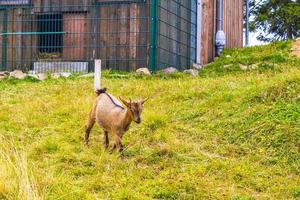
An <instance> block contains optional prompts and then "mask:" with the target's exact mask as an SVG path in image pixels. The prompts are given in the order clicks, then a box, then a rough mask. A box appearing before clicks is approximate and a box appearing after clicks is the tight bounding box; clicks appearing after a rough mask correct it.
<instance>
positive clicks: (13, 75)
mask: <svg viewBox="0 0 300 200" xmlns="http://www.w3.org/2000/svg"><path fill="white" fill-rule="evenodd" d="M26 76H27V74H26V73H23V72H22V71H21V70H14V71H12V72H10V74H9V77H11V78H16V79H24V78H25V77H26Z"/></svg>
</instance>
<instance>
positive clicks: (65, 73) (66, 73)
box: [60, 72, 72, 78]
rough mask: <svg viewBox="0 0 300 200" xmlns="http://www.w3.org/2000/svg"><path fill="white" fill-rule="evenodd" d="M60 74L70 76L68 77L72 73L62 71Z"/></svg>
mask: <svg viewBox="0 0 300 200" xmlns="http://www.w3.org/2000/svg"><path fill="white" fill-rule="evenodd" d="M60 75H61V76H62V77H65V78H68V77H70V76H71V75H72V74H71V73H70V72H62V73H60Z"/></svg>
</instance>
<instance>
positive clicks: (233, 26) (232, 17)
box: [223, 0, 243, 48]
mask: <svg viewBox="0 0 300 200" xmlns="http://www.w3.org/2000/svg"><path fill="white" fill-rule="evenodd" d="M223 9H224V12H223V19H224V20H223V30H224V32H225V35H226V48H237V47H242V46H243V1H242V0H231V1H226V0H225V1H223Z"/></svg>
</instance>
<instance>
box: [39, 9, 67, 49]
mask: <svg viewBox="0 0 300 200" xmlns="http://www.w3.org/2000/svg"><path fill="white" fill-rule="evenodd" d="M37 29H38V32H39V51H40V52H41V53H55V52H57V53H61V52H62V38H63V37H62V36H63V35H62V29H63V23H62V14H47V15H39V16H38V27H37Z"/></svg>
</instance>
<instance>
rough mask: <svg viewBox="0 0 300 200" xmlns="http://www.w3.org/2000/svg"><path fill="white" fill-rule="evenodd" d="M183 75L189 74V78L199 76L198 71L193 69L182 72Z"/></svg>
mask: <svg viewBox="0 0 300 200" xmlns="http://www.w3.org/2000/svg"><path fill="white" fill-rule="evenodd" d="M183 73H186V74H189V75H191V76H198V75H199V72H198V70H195V69H188V70H184V71H183Z"/></svg>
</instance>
